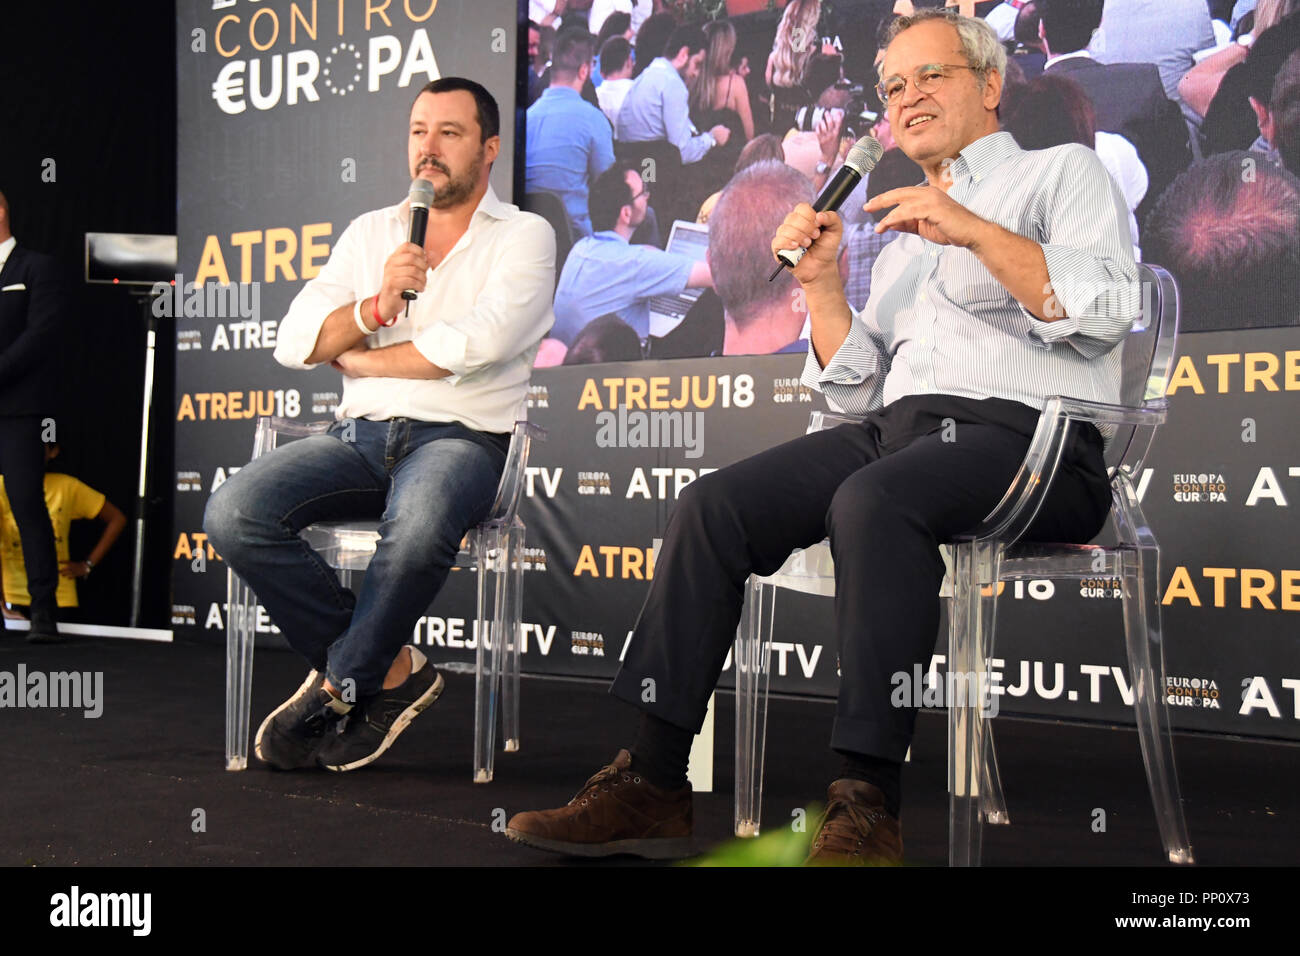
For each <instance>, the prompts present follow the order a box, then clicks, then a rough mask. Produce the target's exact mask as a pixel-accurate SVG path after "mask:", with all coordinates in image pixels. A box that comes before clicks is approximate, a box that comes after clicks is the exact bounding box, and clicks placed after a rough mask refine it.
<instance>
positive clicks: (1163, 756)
mask: <svg viewBox="0 0 1300 956" xmlns="http://www.w3.org/2000/svg"><path fill="white" fill-rule="evenodd" d="M1121 560H1122V562H1123V568H1124V637H1125V642H1126V644H1127V647H1128V662H1129V674H1130V675H1131V680H1132V682H1133V714H1134V716H1135V717H1136V719H1137V730H1138V743H1139V744H1140V746H1141V748H1142V762H1143V763H1144V764H1145V765H1146V771H1147V785H1148V786H1149V787H1150V788H1151V804H1152V806H1153V807H1154V808H1155V814H1156V825H1157V826H1158V827H1159V828H1160V840H1161V842H1162V843H1163V845H1164V849H1165V855H1166V856H1167V857H1168V859H1169V862H1170V863H1194V862H1195V859H1194V857H1193V855H1192V844H1191V839H1190V837H1189V836H1188V834H1187V821H1186V820H1185V819H1184V817H1183V802H1182V797H1181V794H1180V793H1179V788H1178V769H1177V766H1176V764H1175V763H1174V742H1173V735H1172V733H1171V730H1170V726H1169V709H1168V706H1167V704H1166V702H1165V681H1164V677H1165V662H1164V650H1163V646H1162V640H1161V638H1162V634H1161V623H1162V622H1161V613H1160V564H1159V552H1158V551H1156V550H1155V549H1154V548H1150V549H1148V548H1142V547H1139V548H1136V549H1133V550H1126V551H1125V552H1124V553H1123V554H1122V556H1121ZM1157 668H1158V669H1157Z"/></svg>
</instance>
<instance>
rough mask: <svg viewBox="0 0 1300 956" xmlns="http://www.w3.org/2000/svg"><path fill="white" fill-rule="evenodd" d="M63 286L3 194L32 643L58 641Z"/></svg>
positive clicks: (8, 341)
mask: <svg viewBox="0 0 1300 956" xmlns="http://www.w3.org/2000/svg"><path fill="white" fill-rule="evenodd" d="M64 312H65V309H64V289H63V285H62V282H61V278H60V275H59V268H58V266H57V265H56V264H55V261H54V260H53V259H52V258H50V257H49V256H46V255H42V254H41V253H39V252H33V251H31V250H30V249H24V248H23V247H21V246H19V245H18V244H17V242H16V240H15V239H14V237H13V232H12V231H11V229H10V218H9V203H8V201H7V200H6V199H5V197H4V194H3V193H0V475H3V477H4V484H5V492H6V494H7V495H8V496H9V504H10V507H11V508H12V509H13V513H14V520H15V521H16V522H17V524H18V533H19V536H20V537H21V538H22V542H23V561H24V562H25V563H26V565H27V584H28V591H29V593H30V594H31V598H32V604H31V622H32V627H31V632H30V634H29V635H28V637H27V639H28V640H29V641H32V642H34V643H36V642H50V641H56V640H58V637H59V635H58V615H57V606H58V605H57V603H56V601H55V591H56V589H57V587H58V584H59V566H58V561H57V559H56V557H55V550H54V529H53V527H52V526H51V525H50V515H49V512H48V511H47V510H46V508H45V492H44V482H45V448H44V445H43V443H42V432H43V430H45V428H46V425H47V424H48V421H49V419H48V416H49V414H50V410H51V406H52V403H53V401H54V398H55V396H54V382H55V375H54V369H53V368H52V367H51V366H52V365H53V364H54V362H55V359H56V356H57V354H58V353H57V346H58V341H59V334H60V325H61V323H62V320H63V315H64Z"/></svg>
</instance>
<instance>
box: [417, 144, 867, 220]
mask: <svg viewBox="0 0 1300 956" xmlns="http://www.w3.org/2000/svg"><path fill="white" fill-rule="evenodd" d="M854 148H855V149H856V148H857V147H854ZM873 165H874V164H873ZM433 196H434V193H433V183H431V182H429V180H427V179H412V180H411V191H410V192H409V193H407V198H408V199H409V200H410V201H411V205H412V206H423V207H424V208H425V209H428V208H429V206H431V205H433Z"/></svg>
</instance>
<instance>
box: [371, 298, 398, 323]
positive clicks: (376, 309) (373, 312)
mask: <svg viewBox="0 0 1300 956" xmlns="http://www.w3.org/2000/svg"><path fill="white" fill-rule="evenodd" d="M370 314H371V316H372V317H373V318H374V320H375V322H376V323H377V324H378V325H381V326H383V327H384V328H388V327H389V326H390V325H392V324H393V323H394V322H396V321H397V316H396V315H395V316H393V317H392V318H391V319H389V320H388V321H387V322H385V321H384V320H383V319H381V318H380V317H379V296H375V303H374V305H372V306H371V307H370ZM399 314H400V313H399Z"/></svg>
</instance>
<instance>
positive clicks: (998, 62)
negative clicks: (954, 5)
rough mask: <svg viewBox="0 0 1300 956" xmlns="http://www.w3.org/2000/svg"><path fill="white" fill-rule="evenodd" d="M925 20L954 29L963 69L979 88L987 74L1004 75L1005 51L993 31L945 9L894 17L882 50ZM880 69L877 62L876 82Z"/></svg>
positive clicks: (978, 22) (984, 25)
mask: <svg viewBox="0 0 1300 956" xmlns="http://www.w3.org/2000/svg"><path fill="white" fill-rule="evenodd" d="M926 20H943V21H944V22H945V23H948V24H951V25H952V26H953V28H954V29H956V31H957V35H958V36H959V37H960V38H961V51H962V54H963V55H965V57H966V63H967V65H968V66H970V68H971V70H972V71H974V73H975V75H976V76H977V77H978V78H979V82H980V86H983V85H984V83H985V81H986V80H987V79H988V75H989V71H990V70H997V71H998V73H999V75H1002V76H1005V75H1006V72H1007V51H1006V50H1005V49H1003V47H1002V44H1001V42H999V40H998V35H997V34H996V33H994V32H993V28H992V27H991V26H989V25H988V24H987V23H986V22H985V21H983V20H981V19H979V18H978V17H963V16H962V15H961V14H960V13H957V12H955V11H953V10H951V9H949V8H947V7H926V8H924V9H921V10H917V11H916V12H915V13H914V14H912V15H911V16H910V17H895V18H894V19H893V20H892V21H890V24H889V27H888V29H887V30H886V31H885V37H884V42H885V46H889V44H891V43H893V42H894V37H896V36H898V35H899V34H900V33H902V32H903V31H904V30H906V29H908V28H909V27H914V26H916V25H917V24H918V23H924V22H925V21H926ZM884 69H885V61H884V59H883V58H881V60H880V65H879V66H877V67H876V74H877V77H878V78H879V79H882V80H883V79H884Z"/></svg>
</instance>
